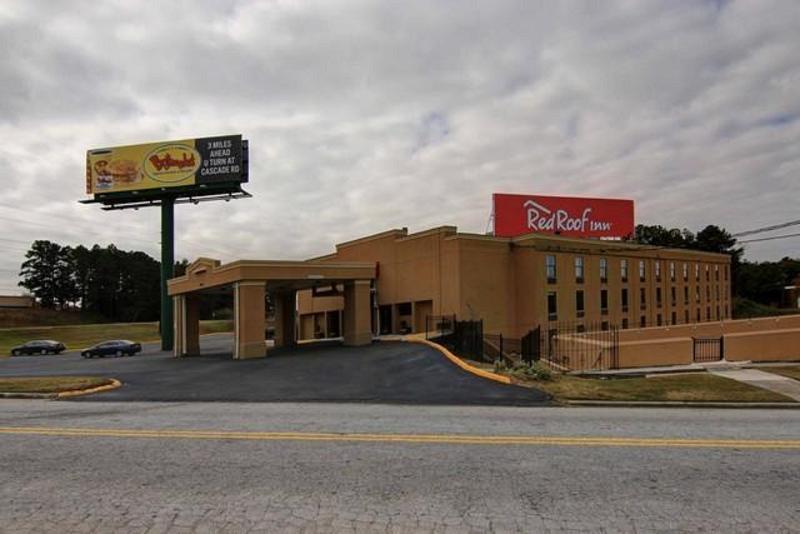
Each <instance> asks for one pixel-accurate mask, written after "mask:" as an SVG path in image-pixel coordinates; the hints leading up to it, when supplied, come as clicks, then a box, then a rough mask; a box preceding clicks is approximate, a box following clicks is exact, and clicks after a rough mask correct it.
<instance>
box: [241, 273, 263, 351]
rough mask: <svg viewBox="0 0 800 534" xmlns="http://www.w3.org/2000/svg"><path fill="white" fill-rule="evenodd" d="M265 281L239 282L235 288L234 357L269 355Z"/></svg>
mask: <svg viewBox="0 0 800 534" xmlns="http://www.w3.org/2000/svg"><path fill="white" fill-rule="evenodd" d="M265 286H266V284H265V282H237V283H236V284H235V285H234V289H233V300H234V304H233V308H234V311H233V313H234V318H233V336H234V343H233V359H234V360H245V359H249V358H263V357H265V356H266V355H267V342H266V339H265V333H266V326H267V321H266V317H265V315H266V309H265V307H266V302H265V301H264V294H265Z"/></svg>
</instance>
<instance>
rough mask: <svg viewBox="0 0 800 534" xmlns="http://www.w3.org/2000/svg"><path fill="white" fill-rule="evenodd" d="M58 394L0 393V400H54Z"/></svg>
mask: <svg viewBox="0 0 800 534" xmlns="http://www.w3.org/2000/svg"><path fill="white" fill-rule="evenodd" d="M56 398H58V393H6V392H0V399H56Z"/></svg>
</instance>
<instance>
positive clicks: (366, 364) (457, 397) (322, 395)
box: [0, 337, 548, 406]
mask: <svg viewBox="0 0 800 534" xmlns="http://www.w3.org/2000/svg"><path fill="white" fill-rule="evenodd" d="M204 343H205V345H206V346H205V350H207V351H209V352H212V353H213V352H215V351H217V352H216V353H214V354H207V355H204V356H199V357H190V358H179V359H177V358H173V357H172V356H171V355H169V354H167V353H164V352H161V351H159V350H158V349H157V347H154V346H148V347H146V348H145V351H144V353H143V355H142V356H136V357H133V358H106V359H93V360H84V359H82V358H80V356H78V355H66V356H60V357H54V358H46V359H45V358H40V359H35V358H11V359H9V360H7V361H5V362H0V363H1V364H0V375H6V376H8V375H13V374H16V375H22V374H28V375H31V374H73V375H74V374H81V375H100V376H113V377H114V378H117V379H119V380H121V381H122V382H123V384H124V385H123V387H122V388H119V389H117V390H115V391H111V392H108V393H103V394H99V395H92V396H87V397H83V398H82V399H81V400H82V401H112V400H114V401H116V400H130V401H192V400H194V401H236V402H280V401H293V402H297V401H321V402H378V403H404V404H453V405H459V404H462V405H463V404H473V405H512V406H513V405H537V404H543V403H546V402H547V400H548V398H547V395H546V394H545V393H543V392H541V391H538V390H534V389H529V388H523V387H519V386H512V385H506V384H500V383H498V382H494V381H491V380H487V379H484V378H480V377H477V376H475V375H472V374H470V373H468V372H466V371H464V370H462V369H460V368H459V367H457V366H456V365H454V364H453V363H451V362H450V361H449V360H447V359H446V358H445V357H444V356H443V355H441V354H440V353H439V352H438V351H436V350H435V349H433V348H430V347H428V346H425V345H422V344H417V343H401V342H377V343H373V344H372V345H369V346H366V347H343V346H339V345H334V346H330V345H329V346H303V347H301V348H297V349H295V350H274V351H271V352H270V354H269V355H268V356H267V357H266V358H264V359H258V360H241V361H234V360H231V359H230V358H231V356H230V345H229V340H227V341H226V339H225V338H224V337H218V338H214V340H213V341H212V340H210V339H208V340H204Z"/></svg>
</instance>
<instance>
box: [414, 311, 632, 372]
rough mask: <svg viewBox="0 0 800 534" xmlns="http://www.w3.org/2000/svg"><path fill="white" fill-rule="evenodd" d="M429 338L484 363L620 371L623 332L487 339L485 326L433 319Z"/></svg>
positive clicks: (578, 328) (549, 332)
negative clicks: (621, 333)
mask: <svg viewBox="0 0 800 534" xmlns="http://www.w3.org/2000/svg"><path fill="white" fill-rule="evenodd" d="M426 337H427V338H428V339H435V340H436V342H437V343H440V344H442V345H444V346H446V347H447V348H448V349H450V350H451V351H453V352H454V353H455V354H457V355H458V356H461V357H464V358H469V359H472V360H477V361H483V362H493V361H497V360H504V361H505V362H506V363H512V364H513V363H520V362H525V363H528V364H532V363H533V362H542V363H543V364H545V365H547V366H549V367H550V368H552V369H554V370H557V371H589V370H601V369H617V368H619V327H617V326H616V325H609V324H608V323H606V322H603V323H598V324H592V323H575V324H570V323H558V324H549V325H548V326H547V328H545V327H542V326H538V327H536V328H533V329H531V330H530V331H528V332H527V333H526V334H525V335H524V336H522V337H521V338H511V337H507V336H503V335H502V334H487V333H484V332H483V321H482V320H478V321H459V320H457V319H456V317H455V316H454V315H449V316H428V317H427V318H426Z"/></svg>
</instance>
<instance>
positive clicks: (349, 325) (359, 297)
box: [344, 280, 372, 346]
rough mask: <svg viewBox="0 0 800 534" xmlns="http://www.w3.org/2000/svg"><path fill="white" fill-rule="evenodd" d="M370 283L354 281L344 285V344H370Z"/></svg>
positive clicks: (367, 281)
mask: <svg viewBox="0 0 800 534" xmlns="http://www.w3.org/2000/svg"><path fill="white" fill-rule="evenodd" d="M369 289H370V281H369V280H355V281H354V282H347V283H345V285H344V344H345V345H350V346H357V345H369V344H370V343H372V330H371V329H370V322H371V321H370V301H369V294H370V291H369Z"/></svg>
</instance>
